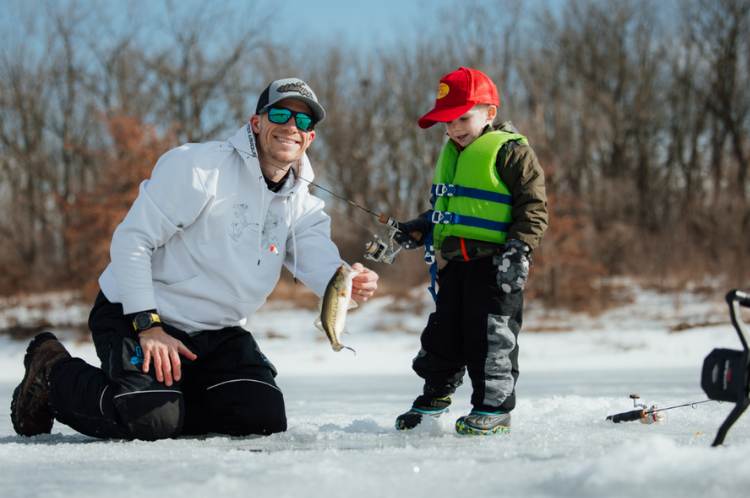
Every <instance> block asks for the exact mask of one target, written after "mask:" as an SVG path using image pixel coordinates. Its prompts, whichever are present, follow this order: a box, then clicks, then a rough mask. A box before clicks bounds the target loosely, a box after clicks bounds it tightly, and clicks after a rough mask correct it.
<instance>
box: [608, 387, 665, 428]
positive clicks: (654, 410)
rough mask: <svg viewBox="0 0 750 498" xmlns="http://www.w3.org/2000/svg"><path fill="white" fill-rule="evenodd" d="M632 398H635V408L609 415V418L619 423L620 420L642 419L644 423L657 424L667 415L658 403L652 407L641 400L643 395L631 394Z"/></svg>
mask: <svg viewBox="0 0 750 498" xmlns="http://www.w3.org/2000/svg"><path fill="white" fill-rule="evenodd" d="M630 399H632V400H633V408H635V410H631V411H628V412H622V413H616V414H614V415H610V416H608V417H607V420H610V421H612V422H614V423H615V424H619V423H620V422H633V421H635V420H638V421H640V422H641V423H642V424H655V423H659V422H664V421H665V420H666V419H667V417H666V414H665V413H664V410H660V409H659V408H658V407H657V406H656V405H651V406H650V407H649V406H647V405H646V404H644V403H641V402H639V400H640V399H641V397H640V396H639V395H638V394H635V393H634V394H631V395H630Z"/></svg>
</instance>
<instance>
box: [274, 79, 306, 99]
mask: <svg viewBox="0 0 750 498" xmlns="http://www.w3.org/2000/svg"><path fill="white" fill-rule="evenodd" d="M276 91H277V92H279V93H289V92H295V93H299V94H301V95H303V96H305V97H307V98H309V99H313V100H315V97H313V94H312V93H310V90H308V89H307V86H306V85H305V84H304V83H299V82H294V83H286V84H284V85H281V86H280V87H279V88H278V89H277V90H276Z"/></svg>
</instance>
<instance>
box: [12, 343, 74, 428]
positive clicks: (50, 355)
mask: <svg viewBox="0 0 750 498" xmlns="http://www.w3.org/2000/svg"><path fill="white" fill-rule="evenodd" d="M65 358H70V354H69V353H68V351H67V350H66V349H65V347H64V346H63V345H62V343H60V341H58V340H57V337H55V335H54V334H52V333H51V332H42V333H41V334H38V335H37V336H36V337H34V339H32V340H31V343H30V344H29V347H28V348H26V356H25V357H24V359H23V365H24V367H25V368H26V374H25V375H24V376H23V380H22V381H21V383H20V384H18V387H16V389H15V390H14V391H13V401H11V403H10V419H11V421H12V422H13V429H15V431H16V432H17V433H18V434H20V435H22V436H35V435H37V434H49V433H50V431H52V423H53V422H54V416H53V415H52V410H51V409H50V407H49V373H50V370H51V369H52V366H53V365H55V364H56V363H57V362H59V361H60V360H63V359H65Z"/></svg>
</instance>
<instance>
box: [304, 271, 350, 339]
mask: <svg viewBox="0 0 750 498" xmlns="http://www.w3.org/2000/svg"><path fill="white" fill-rule="evenodd" d="M358 273H359V272H358V271H357V270H355V269H353V268H352V267H351V266H349V265H348V264H346V263H342V264H341V266H339V268H338V270H336V273H334V274H333V276H332V277H331V280H329V281H328V285H326V290H325V292H324V293H323V299H322V300H321V302H320V316H319V317H318V318H317V319H316V320H315V326H316V327H318V328H319V329H320V330H322V331H323V332H325V334H326V336H327V337H328V340H329V341H331V347H332V348H333V350H334V351H341V350H342V349H343V348H346V349H350V350H352V351H354V350H353V349H352V348H350V347H348V346H344V345H343V344H341V335H342V334H343V333H344V325H345V324H346V313H347V312H348V311H349V309H350V308H356V307H357V303H356V302H355V301H354V300H353V299H352V280H353V279H354V277H356V276H357V274H358ZM354 353H355V354H356V353H357V352H356V351H354Z"/></svg>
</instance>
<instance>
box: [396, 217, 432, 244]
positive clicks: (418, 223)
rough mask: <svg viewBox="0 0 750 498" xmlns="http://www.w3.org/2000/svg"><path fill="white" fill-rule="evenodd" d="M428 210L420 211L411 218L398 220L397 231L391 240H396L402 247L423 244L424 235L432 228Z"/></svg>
mask: <svg viewBox="0 0 750 498" xmlns="http://www.w3.org/2000/svg"><path fill="white" fill-rule="evenodd" d="M429 213H431V211H428V212H427V213H422V214H420V215H419V216H418V217H416V218H414V219H413V220H409V221H403V222H398V229H399V231H398V232H396V234H395V235H394V236H393V240H395V241H396V242H398V243H399V244H400V245H401V247H403V248H404V249H416V248H417V247H419V246H421V245H424V239H425V235H427V233H429V231H430V230H432V221H431V220H430V218H428V216H431V215H430V214H429Z"/></svg>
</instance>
